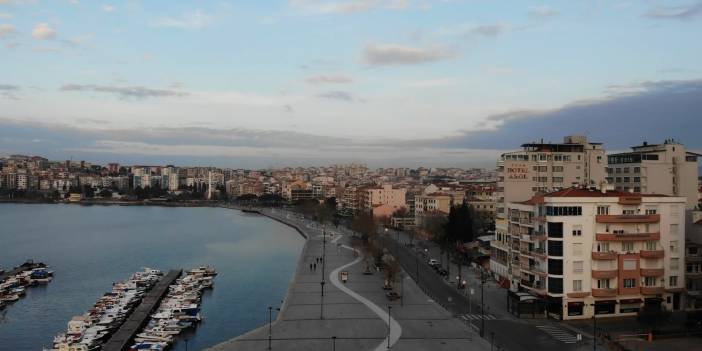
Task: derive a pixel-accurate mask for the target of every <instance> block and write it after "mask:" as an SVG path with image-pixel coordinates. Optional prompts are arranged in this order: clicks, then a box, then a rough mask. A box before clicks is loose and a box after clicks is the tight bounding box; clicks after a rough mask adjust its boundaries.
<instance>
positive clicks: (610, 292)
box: [592, 289, 617, 297]
mask: <svg viewBox="0 0 702 351" xmlns="http://www.w3.org/2000/svg"><path fill="white" fill-rule="evenodd" d="M592 296H593V297H614V296H617V289H592Z"/></svg>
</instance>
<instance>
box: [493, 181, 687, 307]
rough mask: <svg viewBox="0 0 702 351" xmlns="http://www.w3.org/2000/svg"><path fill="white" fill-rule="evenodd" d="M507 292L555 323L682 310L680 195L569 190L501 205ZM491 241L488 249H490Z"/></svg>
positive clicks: (682, 205) (682, 219) (682, 211)
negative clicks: (539, 307) (536, 301)
mask: <svg viewBox="0 0 702 351" xmlns="http://www.w3.org/2000/svg"><path fill="white" fill-rule="evenodd" d="M507 208H508V222H509V230H508V232H507V234H506V235H504V236H498V240H496V241H495V242H494V244H497V245H499V246H500V247H502V248H505V249H507V250H509V251H510V252H511V253H512V254H513V255H512V256H508V257H500V258H499V259H502V260H503V261H507V260H509V261H510V263H511V265H510V267H509V268H510V269H509V270H508V271H507V278H508V279H509V280H510V282H511V287H512V289H513V290H521V291H529V292H531V293H532V294H533V295H537V296H541V297H543V298H544V300H545V301H546V306H547V309H548V311H549V313H550V314H551V315H556V316H560V318H562V319H580V318H592V316H593V315H594V314H597V315H598V317H606V316H622V315H625V316H626V315H635V314H636V313H637V312H638V311H639V309H640V308H641V307H642V306H643V305H649V304H650V305H662V306H664V307H665V308H667V309H669V310H678V309H682V308H683V306H684V305H685V302H684V301H683V300H684V298H685V295H684V291H685V285H684V284H685V266H684V259H685V246H684V244H685V234H684V228H685V198H683V197H671V196H665V195H652V194H638V193H629V192H622V191H616V190H598V189H588V188H569V189H564V190H560V191H557V192H553V193H549V194H545V195H537V196H535V197H533V198H532V199H530V200H529V201H526V202H512V203H509V204H508V206H507ZM494 244H493V246H494Z"/></svg>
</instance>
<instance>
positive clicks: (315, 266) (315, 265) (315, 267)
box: [314, 263, 317, 272]
mask: <svg viewBox="0 0 702 351" xmlns="http://www.w3.org/2000/svg"><path fill="white" fill-rule="evenodd" d="M314 270H315V272H316V271H317V264H316V263H315V264H314Z"/></svg>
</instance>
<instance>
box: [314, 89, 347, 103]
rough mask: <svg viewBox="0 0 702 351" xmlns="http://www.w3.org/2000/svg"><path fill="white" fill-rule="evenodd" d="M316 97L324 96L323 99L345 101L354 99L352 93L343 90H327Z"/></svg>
mask: <svg viewBox="0 0 702 351" xmlns="http://www.w3.org/2000/svg"><path fill="white" fill-rule="evenodd" d="M317 96H318V97H321V98H325V99H332V100H339V101H346V102H351V101H354V100H355V99H354V97H353V95H351V93H348V92H345V91H328V92H326V93H323V94H319V95H317Z"/></svg>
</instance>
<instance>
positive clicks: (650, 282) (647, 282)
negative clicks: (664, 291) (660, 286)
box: [643, 277, 656, 286]
mask: <svg viewBox="0 0 702 351" xmlns="http://www.w3.org/2000/svg"><path fill="white" fill-rule="evenodd" d="M643 284H644V286H656V277H644V278H643Z"/></svg>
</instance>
